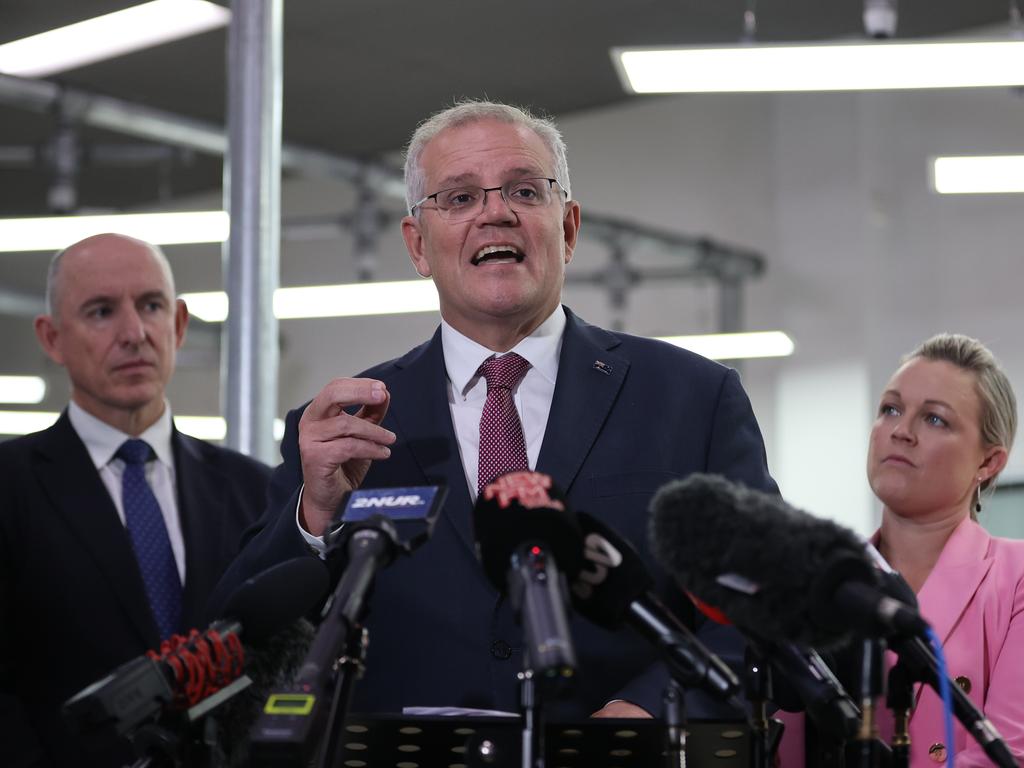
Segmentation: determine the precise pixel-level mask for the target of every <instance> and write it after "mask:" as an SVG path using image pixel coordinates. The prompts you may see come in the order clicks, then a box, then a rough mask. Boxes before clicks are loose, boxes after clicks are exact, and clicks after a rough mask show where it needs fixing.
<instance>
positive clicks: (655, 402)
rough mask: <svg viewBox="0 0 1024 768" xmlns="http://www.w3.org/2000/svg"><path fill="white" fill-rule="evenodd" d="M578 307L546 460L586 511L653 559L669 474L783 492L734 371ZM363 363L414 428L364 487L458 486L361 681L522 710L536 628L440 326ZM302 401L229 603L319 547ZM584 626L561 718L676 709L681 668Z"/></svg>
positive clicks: (379, 592)
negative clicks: (515, 588) (672, 695)
mask: <svg viewBox="0 0 1024 768" xmlns="http://www.w3.org/2000/svg"><path fill="white" fill-rule="evenodd" d="M566 315H567V318H568V323H567V325H566V329H565V335H564V338H563V342H562V351H561V357H560V359H559V366H558V379H557V382H556V386H555V391H554V396H553V400H552V403H551V411H550V415H549V417H548V423H547V427H546V429H545V433H544V441H543V444H542V446H541V450H540V455H539V458H538V462H537V467H536V469H537V470H538V471H540V472H544V473H546V474H548V475H550V476H551V477H552V478H553V479H554V481H555V483H556V484H557V485H558V486H559V487H560V488H562V489H564V490H565V492H566V493H567V495H568V501H569V504H570V506H571V508H572V509H575V510H580V511H586V512H589V513H590V514H592V515H595V516H597V517H598V518H600V519H601V520H602V521H604V522H605V523H607V524H609V525H611V526H612V527H613V528H614V529H615V530H617V531H618V532H619V533H620V534H622V535H623V536H624V537H626V538H627V539H629V540H630V541H631V542H632V543H633V544H634V545H635V546H636V548H637V549H638V550H639V552H640V554H641V556H642V557H644V558H645V560H647V561H648V562H652V560H651V557H650V549H649V546H648V540H647V522H648V511H647V508H648V503H649V502H650V499H651V496H652V495H653V494H654V492H655V491H656V490H657V489H658V488H660V487H661V486H662V485H664V484H665V483H667V482H670V481H672V480H675V479H678V478H682V477H686V476H687V475H689V474H691V473H693V472H714V473H720V474H723V475H726V476H728V477H730V478H731V479H733V480H736V481H740V482H743V483H744V484H746V485H748V486H750V487H752V488H758V489H762V490H768V491H772V492H775V491H776V490H777V489H776V487H775V483H774V482H773V481H772V479H771V477H770V476H769V474H768V469H767V466H766V462H765V451H764V444H763V441H762V438H761V434H760V431H759V429H758V426H757V422H756V421H755V419H754V415H753V412H752V411H751V408H750V402H749V400H748V399H747V396H746V394H745V393H744V391H743V389H742V387H741V386H740V382H739V377H738V376H737V374H736V372H735V371H734V370H731V369H729V368H726V367H725V366H722V365H719V364H718V363H714V362H711V361H709V360H706V359H704V358H702V357H700V356H698V355H695V354H692V353H690V352H686V351H684V350H680V349H678V348H675V347H673V346H670V345H668V344H665V343H663V342H658V341H653V340H651V339H645V338H640V337H635V336H629V335H626V334H621V333H613V332H610V331H606V330H603V329H601V328H597V327H595V326H591V325H588V324H586V323H584V322H583V321H581V320H579V319H578V318H577V317H576V316H575V315H573V314H572V313H571V312H570V311H569V310H568V309H567V310H566ZM361 375H362V376H366V377H370V378H376V379H380V380H382V381H384V382H385V383H386V384H387V387H388V390H389V392H390V394H391V404H390V407H389V409H388V413H387V416H386V417H385V419H384V422H383V424H384V426H385V427H387V428H388V429H390V430H392V431H394V432H395V434H396V435H397V436H398V439H397V442H396V443H395V445H393V446H392V452H391V457H390V458H389V459H387V460H386V461H378V462H375V463H374V464H373V466H372V467H371V469H370V471H369V473H368V475H367V477H366V480H365V482H364V483H363V487H366V488H373V487H385V486H397V485H420V484H434V483H441V482H443V483H445V484H447V486H448V489H449V495H448V500H447V503H446V504H445V508H444V510H443V512H442V514H441V519H440V520H439V521H438V523H437V526H436V527H435V529H434V534H433V537H432V538H431V540H430V541H429V542H427V544H425V545H424V546H423V547H422V548H421V549H420V550H418V551H417V552H415V553H414V554H413V556H412V557H410V558H407V559H402V560H399V561H397V562H395V563H393V564H392V565H391V566H389V567H388V569H387V570H386V571H383V572H382V573H381V574H379V576H378V579H377V584H376V588H375V591H374V594H373V598H372V607H371V611H370V616H369V619H368V623H367V626H368V628H369V633H370V646H369V656H368V662H367V673H366V675H365V676H364V677H363V679H362V680H360V682H359V683H358V685H357V688H356V692H355V700H354V705H353V708H354V711H377V712H381V711H396V710H399V709H401V707H403V706H420V705H428V706H435V705H436V706H467V707H484V708H497V709H504V710H516V709H518V705H517V695H518V694H517V691H518V689H517V682H516V673H517V672H519V671H520V670H521V668H522V656H521V653H520V648H521V641H520V637H521V632H520V629H519V627H518V626H517V625H516V621H515V617H514V615H513V612H512V610H511V608H510V606H509V605H508V603H507V601H505V600H503V599H502V598H501V597H500V595H499V594H498V593H497V592H496V591H495V590H494V588H493V587H492V586H491V584H490V583H489V582H488V580H487V578H486V576H485V575H484V573H483V570H482V569H481V567H480V565H479V563H478V562H477V559H476V556H475V553H474V543H473V531H472V526H471V513H472V505H471V502H470V494H469V490H468V487H467V483H466V476H465V472H464V471H463V467H462V462H461V459H460V456H459V450H458V445H457V442H456V438H455V433H454V429H453V427H452V422H451V414H450V410H449V407H448V400H447V393H446V379H447V374H446V369H445V365H444V358H443V354H442V347H441V337H440V331H438V332H437V333H435V334H434V337H433V338H432V339H431V340H430V341H428V342H427V343H425V344H423V345H421V346H419V347H417V348H416V349H414V350H412V351H411V352H409V353H408V354H406V355H405V356H403V357H401V358H398V359H396V360H392V361H390V362H387V363H384V364H382V365H379V366H377V367H375V368H372V369H370V370H369V371H367V372H365V373H363V374H361ZM301 413H302V409H297V410H295V411H292V412H291V413H290V414H289V416H288V419H287V424H286V430H285V437H284V440H283V442H282V444H281V452H282V456H283V457H284V463H283V465H281V466H280V467H278V469H277V470H276V471H275V473H274V476H273V478H272V480H271V489H270V492H269V497H270V502H271V503H270V508H269V509H268V511H267V514H266V515H265V516H264V518H263V519H262V520H261V521H260V524H259V526H258V527H257V529H255V531H254V532H253V536H252V539H251V540H250V541H249V542H248V544H247V545H246V547H245V549H244V550H243V552H242V554H241V556H240V557H239V559H238V560H237V561H236V562H235V563H234V564H233V565H232V567H231V568H230V569H229V571H228V573H227V574H226V575H225V579H224V581H222V583H221V585H220V586H219V587H218V589H217V593H216V597H215V598H214V601H213V605H214V606H218V605H222V604H223V601H224V600H225V599H226V597H227V596H228V595H229V594H230V592H231V590H232V589H234V588H235V587H236V586H237V585H238V584H239V583H241V581H242V580H243V579H245V578H247V577H249V576H251V575H253V574H255V573H258V572H260V571H262V570H264V569H266V568H268V567H270V566H271V565H273V564H274V563H277V562H280V561H282V560H285V559H287V558H290V557H295V556H299V555H302V554H303V553H308V548H307V547H306V545H305V543H304V541H303V539H302V537H301V535H300V534H299V532H298V530H297V529H296V523H295V508H296V503H297V494H298V489H299V487H300V485H301V482H302V476H301V464H300V460H299V451H298V444H297V424H298V419H299V417H300V416H301ZM652 569H653V566H652ZM659 581H660V585H661V587H662V591H663V592H664V595H665V596H666V597H667V598H668V600H669V602H670V603H671V604H672V605H673V607H675V608H677V609H678V610H679V611H680V612H681V613H686V612H687V611H688V610H689V609H688V608H687V607H686V606H684V600H683V597H682V595H681V594H680V593H679V591H678V590H675V589H671V588H670V586H669V585H668V583H667V579H666V578H665V577H664V575H661V577H660V579H659ZM571 629H572V634H573V640H574V643H575V645H576V651H577V655H578V657H579V673H578V680H577V686H576V690H575V693H574V695H573V696H572V697H571V698H570V699H568V700H566V701H563V702H560V703H558V704H557V705H554V707H553V714H558V715H562V716H565V717H585V716H587V715H589V714H590V713H591V712H593V711H595V710H597V709H599V708H600V707H601V706H603V705H604V704H605V703H606V702H607V701H608V700H610V699H612V698H625V699H628V700H630V701H633V702H635V703H637V704H640V705H641V706H644V707H645V708H647V709H648V710H649V711H652V712H654V713H658V712H659V711H660V698H661V694H662V689H663V686H664V683H665V681H666V679H667V678H666V675H665V672H664V669H663V668H661V666H660V665H659V664H656V663H655V654H654V653H653V652H652V651H651V649H650V648H649V647H648V646H647V645H646V644H645V643H644V642H643V641H642V640H641V639H640V638H639V637H638V636H636V635H634V634H633V633H632V632H631V631H630V630H629V629H622V630H620V631H618V632H609V631H606V630H603V629H599V628H597V627H595V626H593V625H590V624H588V623H587V622H586V621H585V620H583V619H580V618H578V617H574V618H573V619H572V627H571ZM549 711H550V710H549ZM689 714H691V715H697V714H699V712H693V711H691V712H690V713H689Z"/></svg>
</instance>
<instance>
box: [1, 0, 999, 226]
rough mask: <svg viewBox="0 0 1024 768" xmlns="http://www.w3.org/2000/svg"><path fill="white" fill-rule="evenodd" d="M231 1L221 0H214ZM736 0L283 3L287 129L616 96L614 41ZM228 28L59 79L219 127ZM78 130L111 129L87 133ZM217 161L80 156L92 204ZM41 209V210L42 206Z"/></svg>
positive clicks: (374, 131) (14, 131) (6, 121)
mask: <svg viewBox="0 0 1024 768" xmlns="http://www.w3.org/2000/svg"><path fill="white" fill-rule="evenodd" d="M131 4H132V3H130V2H125V1H124V0H120V1H119V2H113V1H111V0H45V2H40V1H39V0H0V9H2V10H0V18H2V19H3V27H2V31H0V38H3V39H12V38H17V37H20V36H22V35H26V34H31V33H34V32H38V31H42V30H44V29H49V28H52V27H54V26H58V25H60V24H63V23H68V22H71V21H76V20H80V19H82V18H88V17H91V16H93V15H97V14H99V13H103V12H107V11H110V10H115V9H117V8H121V7H126V6H128V5H131ZM221 4H222V5H227V4H228V3H227V2H222V3H221ZM747 5H748V2H747V0H715V1H714V2H708V1H707V0H630V1H629V2H625V1H624V0H559V1H558V2H550V0H520V2H516V3H508V2H505V0H475V1H471V0H434V2H430V3H410V2H408V0H353V1H349V2H338V0H302V2H286V3H285V11H284V14H285V41H284V51H285V63H284V70H285V74H284V77H285V80H284V93H285V95H284V136H285V140H286V141H291V142H295V143H300V144H305V145H309V146H312V147H317V148H321V149H325V150H328V151H330V152H333V153H337V154H344V155H352V156H361V157H372V156H379V155H381V154H383V153H386V152H391V151H394V150H396V149H399V148H400V147H401V146H402V144H403V143H404V141H405V140H406V138H407V137H408V134H409V133H410V131H411V129H412V127H413V126H414V125H415V124H416V123H417V122H418V121H419V120H421V119H422V118H424V117H426V116H427V115H428V114H430V113H431V112H433V111H435V110H437V109H439V108H441V107H442V106H444V105H445V104H449V103H451V102H452V100H454V99H456V98H460V97H490V98H494V99H500V100H506V101H512V102H516V103H524V104H529V105H531V106H534V107H536V108H537V109H539V110H542V111H544V112H548V113H551V114H555V115H560V114H565V113H569V112H573V111H577V110H586V109H591V108H595V107H600V106H605V105H609V104H613V103H615V102H618V101H622V100H625V99H627V98H630V97H628V96H626V94H624V93H623V91H622V87H621V85H620V84H619V81H618V78H617V76H616V74H615V70H614V68H613V66H612V63H611V60H610V58H609V54H608V49H609V48H610V47H612V46H615V45H653V44H673V43H675V44H698V43H729V42H734V41H736V40H738V39H739V37H740V35H741V32H742V17H743V11H744V9H745V8H746V7H747ZM756 8H757V20H758V28H757V37H758V39H760V40H765V41H780V40H818V39H821V40H825V39H835V38H844V37H857V36H859V35H860V34H861V9H862V2H861V0H833V1H832V2H827V3H823V2H821V0H760V2H757V3H756ZM899 8H900V26H899V33H900V35H901V36H905V37H915V36H922V35H937V34H946V33H951V32H957V31H960V30H963V29H966V28H971V27H976V26H979V25H987V24H1000V23H1004V22H1005V21H1006V19H1007V16H1008V13H1007V3H1006V0H971V1H970V2H964V0H938V1H935V0H900V3H899ZM226 40H227V34H226V32H225V31H224V30H219V31H214V32H208V33H205V34H203V35H198V36H195V37H192V38H189V39H186V40H182V41H178V42H175V43H171V44H167V45H164V46H160V47H158V48H154V49H150V50H146V51H140V52H137V53H133V54H130V55H127V56H123V57H120V58H118V59H115V60H111V61H106V62H100V63H97V64H93V65H91V66H88V67H83V68H81V69H78V70H76V71H73V72H68V73H65V74H64V75H62V76H61V77H60V79H61V80H62V81H64V82H66V83H68V84H70V85H74V86H77V87H81V88H85V89H88V90H91V91H96V92H99V93H104V94H109V95H112V96H116V97H118V98H122V99H125V100H128V101H132V102H138V103H141V104H146V105H149V106H152V107H157V108H160V109H164V110H168V111H171V112H174V113H179V114H182V115H187V116H190V117H193V118H198V119H202V120H206V121H211V122H214V123H218V124H221V123H223V120H224V105H225V77H224V72H225V61H226V59H225V44H226ZM49 125H50V122H49V120H48V119H47V118H45V117H43V116H39V115H30V114H26V113H24V112H22V111H19V110H18V109H13V108H10V107H7V106H4V105H0V145H8V144H19V143H39V142H44V141H45V140H46V138H47V136H48V135H49V133H50V128H49ZM82 138H83V142H84V143H85V144H86V145H88V144H89V143H90V142H99V141H110V140H111V137H109V136H101V135H99V134H97V133H96V132H94V131H89V130H84V131H83V132H82ZM219 167H220V164H219V160H217V159H216V158H208V157H203V158H195V159H194V160H193V161H192V162H191V164H188V163H184V162H181V161H180V160H179V161H176V162H174V163H172V164H171V166H170V168H169V169H164V172H163V176H161V171H160V169H159V168H156V167H140V168H132V169H126V168H123V167H113V166H110V167H104V165H103V164H101V163H98V162H92V163H91V164H90V163H86V165H85V166H84V167H83V171H82V176H81V190H80V192H81V199H82V201H83V203H85V204H88V205H95V206H101V205H119V204H126V203H135V204H144V203H146V202H147V201H151V200H155V199H156V198H157V195H158V194H159V193H160V190H163V191H164V192H166V191H167V190H168V189H170V190H171V191H172V192H173V193H176V194H180V193H183V192H186V191H195V190H198V189H203V188H214V189H215V188H216V187H217V186H219V184H220V170H219ZM0 174H2V176H3V179H4V183H3V184H2V185H0V215H11V214H12V213H15V212H18V213H23V212H25V211H27V210H31V209H35V208H37V207H38V206H44V205H45V190H46V187H47V184H48V181H47V176H46V170H45V168H44V167H42V166H40V167H39V168H38V169H35V170H26V169H24V168H21V169H16V168H14V167H13V166H10V165H5V164H3V163H0ZM44 210H45V209H44V208H43V207H39V208H38V212H39V213H43V212H44Z"/></svg>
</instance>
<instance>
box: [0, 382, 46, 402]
mask: <svg viewBox="0 0 1024 768" xmlns="http://www.w3.org/2000/svg"><path fill="white" fill-rule="evenodd" d="M45 396H46V381H45V380H44V379H42V378H40V377H39V376H0V403H27V404H31V405H34V404H35V403H41V402H43V398H44V397H45Z"/></svg>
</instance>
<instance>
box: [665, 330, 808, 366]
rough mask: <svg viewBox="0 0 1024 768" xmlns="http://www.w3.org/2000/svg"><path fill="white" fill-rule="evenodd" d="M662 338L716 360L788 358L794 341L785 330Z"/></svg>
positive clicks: (791, 352)
mask: <svg viewBox="0 0 1024 768" xmlns="http://www.w3.org/2000/svg"><path fill="white" fill-rule="evenodd" d="M660 338H661V341H667V342H668V343H669V344H675V345H676V346H677V347H682V348H683V349H688V350H690V351H691V352H696V353H697V354H698V355H703V356H704V357H707V358H710V359H712V360H742V359H748V358H753V357H788V356H789V355H792V354H793V349H794V348H795V345H794V344H793V340H792V339H791V338H790V337H789V336H788V335H786V334H785V333H783V332H782V331H757V332H752V333H708V334H702V335H700V336H662V337H660Z"/></svg>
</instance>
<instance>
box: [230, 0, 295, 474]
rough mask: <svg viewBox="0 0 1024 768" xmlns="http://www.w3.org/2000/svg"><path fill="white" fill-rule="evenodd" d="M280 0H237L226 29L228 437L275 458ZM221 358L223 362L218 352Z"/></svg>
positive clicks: (238, 446)
mask: <svg viewBox="0 0 1024 768" xmlns="http://www.w3.org/2000/svg"><path fill="white" fill-rule="evenodd" d="M282 2H283V0H233V2H232V3H231V10H232V16H231V27H230V29H229V31H228V133H229V141H228V149H227V156H226V157H225V162H224V203H225V205H224V207H225V208H226V209H227V210H228V212H229V213H230V214H231V234H230V237H229V238H228V241H227V243H225V261H226V270H225V272H226V274H227V288H228V302H229V306H230V307H231V311H230V312H229V314H228V320H227V323H225V326H224V332H225V333H226V334H227V340H226V341H227V343H226V344H225V345H224V350H225V355H224V356H225V357H226V359H227V376H226V377H225V376H222V377H221V382H222V383H224V384H226V386H225V388H224V403H223V407H222V408H221V410H222V411H223V413H224V415H225V417H226V419H227V427H228V430H227V444H228V445H229V446H230V447H232V448H235V449H236V450H239V451H241V452H242V453H247V454H249V455H251V456H255V457H256V458H258V459H261V460H263V461H265V462H268V463H274V415H275V414H276V413H277V369H278V344H277V318H276V317H275V316H274V291H275V289H276V288H277V285H278V280H279V272H280V245H281V90H282V83H281V81H282V77H281V72H282V69H281V66H282V45H281V27H282ZM222 365H223V362H222Z"/></svg>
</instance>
